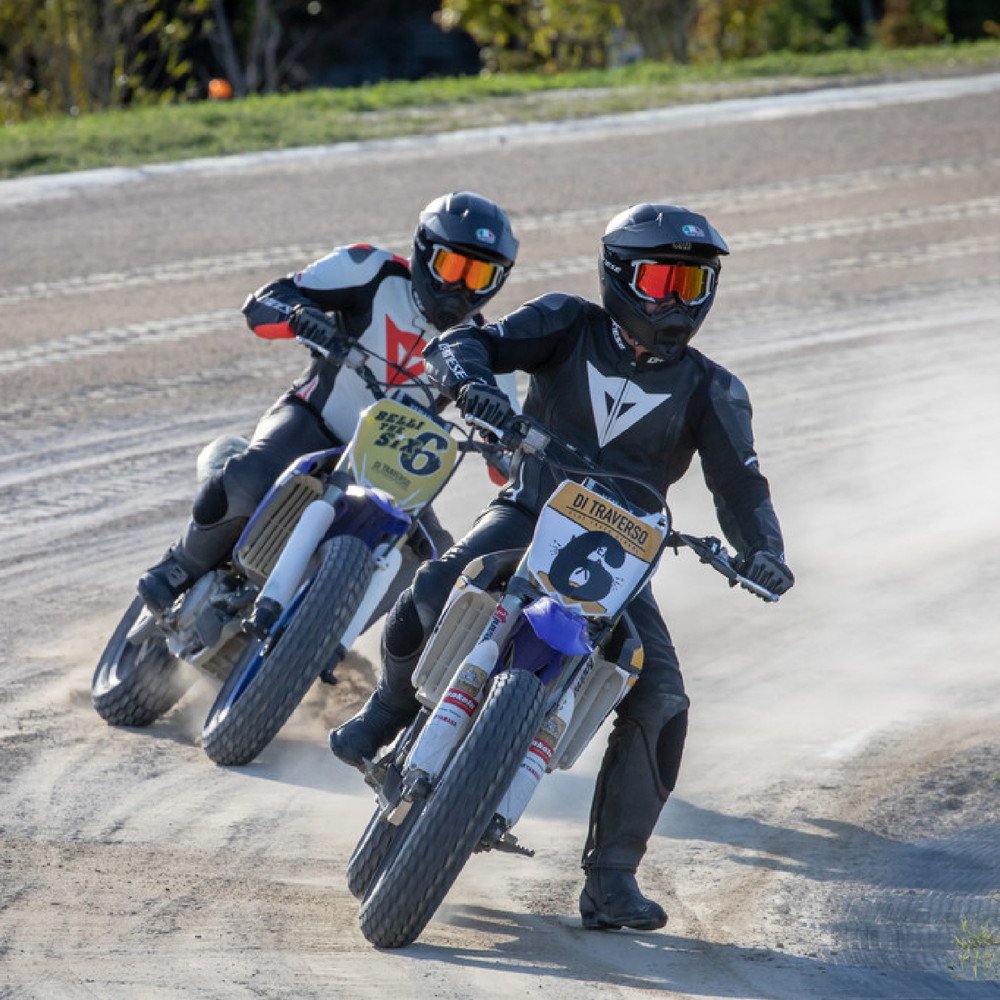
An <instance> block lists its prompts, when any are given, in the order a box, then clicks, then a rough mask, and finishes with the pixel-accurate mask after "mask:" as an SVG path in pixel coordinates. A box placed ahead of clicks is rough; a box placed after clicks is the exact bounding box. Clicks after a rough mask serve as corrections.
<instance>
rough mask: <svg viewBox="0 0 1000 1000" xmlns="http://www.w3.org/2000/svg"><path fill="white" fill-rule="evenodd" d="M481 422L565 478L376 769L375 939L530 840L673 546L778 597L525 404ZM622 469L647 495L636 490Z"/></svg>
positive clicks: (474, 594) (463, 625)
mask: <svg viewBox="0 0 1000 1000" xmlns="http://www.w3.org/2000/svg"><path fill="white" fill-rule="evenodd" d="M473 423H474V424H476V423H478V422H476V421H473ZM479 428H480V430H485V431H488V432H490V433H492V434H494V435H497V436H499V437H500V439H501V440H502V442H503V444H504V445H505V446H507V447H508V448H510V449H512V450H520V452H521V454H522V455H523V454H525V453H528V454H533V455H535V456H537V457H538V458H539V459H541V460H543V461H545V462H546V463H547V464H548V465H549V466H550V468H552V469H553V471H555V472H556V474H557V477H560V478H561V477H563V476H565V477H566V478H565V479H563V481H562V482H561V484H560V485H559V486H558V487H557V488H556V490H555V491H554V492H553V493H552V495H551V496H550V498H549V500H548V501H547V503H546V504H545V506H544V507H543V509H542V511H541V513H540V515H539V518H538V521H537V523H536V526H535V529H534V535H533V538H532V541H531V544H530V545H529V546H528V548H527V549H526V550H510V551H506V552H497V553H492V554H490V555H488V556H485V557H483V558H480V559H475V560H473V561H472V562H471V563H470V564H469V566H467V567H466V569H465V571H464V573H463V574H462V576H461V577H460V579H459V580H458V582H457V583H456V585H455V587H454V588H453V589H452V591H451V594H450V595H449V598H448V601H447V603H446V604H445V607H444V610H443V611H442V613H441V615H440V617H439V619H438V622H437V624H436V625H435V627H434V629H433V631H432V633H431V636H430V638H429V640H428V643H427V646H426V647H425V650H424V652H423V654H422V656H421V658H420V661H419V662H418V664H417V666H416V668H415V669H414V673H413V684H414V687H415V688H416V692H417V699H418V701H419V702H420V705H421V708H420V711H419V713H418V715H417V717H416V719H415V720H414V722H413V723H412V725H411V726H410V727H409V728H408V729H407V730H406V731H405V732H404V733H403V734H402V735H401V736H400V738H399V740H398V741H397V743H396V745H395V746H394V747H393V748H392V749H391V750H390V751H388V752H387V753H386V754H385V755H384V756H383V757H381V758H380V759H379V760H377V761H375V762H374V763H371V764H369V765H367V767H366V775H365V777H366V781H368V783H369V784H370V785H371V786H372V787H373V788H374V790H375V793H376V797H377V805H376V808H375V812H374V814H373V816H372V818H371V820H370V821H369V823H368V826H367V828H366V829H365V831H364V833H363V835H362V837H361V840H360V841H359V843H358V845H357V847H356V848H355V850H354V853H353V855H352V857H351V859H350V862H349V864H348V872H347V876H348V886H349V888H350V890H351V892H352V893H353V894H354V895H355V896H356V897H357V898H358V899H360V900H361V908H360V914H359V917H360V924H361V930H362V932H363V933H364V935H365V937H366V938H367V939H368V940H369V941H370V942H371V943H372V944H374V945H376V946H377V947H380V948H399V947H404V946H406V945H408V944H411V943H412V942H413V941H415V940H416V939H417V937H418V936H419V935H420V933H421V932H422V931H423V930H424V928H425V927H426V925H427V923H428V922H429V921H430V920H431V918H432V917H433V915H434V913H435V911H436V910H437V908H438V906H439V905H440V904H441V902H442V901H443V899H444V897H445V896H446V894H447V893H448V891H449V889H450V888H451V886H452V885H453V883H454V881H455V879H456V878H457V877H458V875H459V874H460V872H461V871H462V869H463V868H464V867H465V864H466V863H467V862H468V860H469V859H470V857H471V856H472V854H473V853H477V852H480V851H489V850H498V851H506V852H510V853H514V854H521V855H528V856H530V855H531V854H532V853H533V852H532V851H530V850H527V849H526V848H524V847H523V846H521V845H520V844H519V843H518V842H517V838H516V837H515V836H514V835H513V834H512V832H511V830H512V828H513V827H514V825H515V824H516V823H517V821H518V820H519V819H520V817H521V815H522V814H523V812H524V810H525V808H526V807H527V805H528V802H529V801H530V799H531V796H532V795H533V793H534V791H535V789H536V788H537V787H538V784H539V782H540V781H541V779H542V777H543V776H544V775H545V774H546V773H550V772H551V771H553V770H555V769H556V768H559V769H568V768H570V767H572V765H573V764H574V763H575V762H576V761H577V760H578V759H579V757H580V755H581V754H582V753H583V751H584V749H585V748H586V747H587V745H588V743H589V742H590V740H591V739H592V738H593V736H594V735H595V733H596V732H597V731H598V729H599V728H600V726H601V724H602V723H603V722H604V720H605V719H606V718H607V717H608V715H609V714H610V712H611V711H612V709H614V707H615V706H616V705H617V704H618V703H619V702H620V701H621V699H622V698H623V697H624V696H625V695H626V694H627V693H628V691H629V689H630V688H631V687H632V686H633V685H634V684H635V682H636V680H637V679H638V677H639V674H640V671H641V669H642V646H641V642H640V640H639V637H638V635H637V634H636V632H635V629H634V627H633V626H632V624H631V622H630V620H629V618H628V615H627V613H626V612H625V608H626V607H627V605H628V603H629V601H630V600H631V599H632V598H633V597H635V595H636V594H638V593H639V591H640V590H641V589H642V588H643V587H644V586H645V585H646V583H647V582H648V581H649V580H650V579H651V578H652V576H653V575H654V573H655V572H656V570H657V567H658V565H659V561H660V557H661V555H662V554H663V552H664V551H665V549H667V548H668V547H672V548H673V549H674V551H675V552H676V551H678V550H679V549H680V547H682V546H685V547H689V548H691V549H692V550H693V551H694V552H695V553H696V554H697V555H698V556H699V558H700V559H701V561H702V562H705V563H707V564H709V565H710V566H712V567H713V568H714V569H716V570H717V571H718V572H720V573H722V574H723V576H725V577H727V578H728V579H729V581H730V583H731V584H732V585H736V584H741V585H742V586H743V587H745V588H746V589H748V590H750V591H752V592H753V593H755V594H756V595H757V596H759V597H762V598H763V599H764V600H767V601H776V600H777V599H778V598H777V596H776V595H774V594H772V593H770V592H769V591H767V590H765V589H764V588H762V587H760V586H758V585H757V584H755V583H753V582H752V581H750V580H748V579H746V578H745V577H743V576H741V575H740V573H739V572H738V570H737V568H736V563H735V560H734V557H733V556H732V555H731V554H730V553H729V552H728V551H727V550H726V549H725V548H724V547H723V546H722V544H721V542H720V541H719V540H718V539H717V538H712V537H704V538H698V537H694V536H691V535H684V534H680V533H678V532H676V531H674V530H673V528H672V525H671V516H670V511H669V509H668V507H667V506H666V504H665V502H664V499H663V496H662V494H660V493H658V492H657V491H656V490H655V488H654V487H653V486H652V485H650V484H648V483H645V482H643V481H642V480H638V479H635V478H632V477H627V476H621V475H616V474H609V473H606V472H602V471H601V470H600V469H599V468H597V467H596V466H595V465H593V463H591V462H590V461H588V460H586V459H585V457H584V456H582V455H580V454H578V453H577V452H575V451H574V450H573V449H572V448H570V447H569V446H567V445H565V444H563V443H561V442H559V441H558V440H557V439H555V438H554V437H553V436H552V435H551V434H549V433H548V432H546V431H545V430H544V428H542V427H541V426H540V425H538V424H537V423H535V422H533V421H531V420H530V419H528V418H526V417H523V416H518V417H514V418H513V419H512V421H510V422H509V423H508V426H507V427H506V428H503V429H498V428H490V427H487V426H484V425H481V424H480V425H479ZM515 461H517V459H515ZM574 477H575V478H574ZM626 480H627V481H628V482H629V483H631V484H632V490H631V493H632V495H633V496H634V495H636V494H637V493H638V492H639V490H637V489H636V486H638V487H640V488H641V490H642V493H641V495H642V496H643V497H645V496H646V494H647V493H648V494H649V503H648V504H645V503H644V504H642V505H637V504H636V503H635V502H633V501H632V500H630V499H629V498H628V497H627V496H626V494H625V492H624V491H623V481H626Z"/></svg>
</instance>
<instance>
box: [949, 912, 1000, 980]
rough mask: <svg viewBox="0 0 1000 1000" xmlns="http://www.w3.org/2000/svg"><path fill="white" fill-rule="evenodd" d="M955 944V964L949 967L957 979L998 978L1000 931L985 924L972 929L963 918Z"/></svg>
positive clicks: (999, 973)
mask: <svg viewBox="0 0 1000 1000" xmlns="http://www.w3.org/2000/svg"><path fill="white" fill-rule="evenodd" d="M955 944H956V945H957V946H958V950H957V952H956V964H955V965H952V966H951V967H952V968H953V969H954V970H955V974H956V976H957V977H958V978H959V979H1000V931H995V930H993V929H992V928H991V927H987V926H982V927H979V928H977V929H972V928H971V927H969V924H968V921H966V920H963V921H962V933H961V934H956V935H955Z"/></svg>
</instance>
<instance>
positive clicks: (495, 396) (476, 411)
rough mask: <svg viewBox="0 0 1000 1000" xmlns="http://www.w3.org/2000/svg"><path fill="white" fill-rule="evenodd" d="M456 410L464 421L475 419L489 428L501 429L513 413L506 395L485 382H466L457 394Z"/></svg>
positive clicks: (501, 390)
mask: <svg viewBox="0 0 1000 1000" xmlns="http://www.w3.org/2000/svg"><path fill="white" fill-rule="evenodd" d="M457 403H458V408H459V410H461V412H462V416H463V417H465V418H466V419H469V418H473V417H474V418H475V419H476V420H481V421H482V422H483V423H484V424H489V425H490V426H491V427H498V428H500V427H503V425H504V422H505V421H506V420H508V419H509V418H510V416H511V415H512V414H513V412H514V407H513V406H512V405H511V402H510V400H509V399H508V398H507V393H505V392H504V391H503V389H501V388H500V387H499V386H496V385H487V384H486V383H485V382H468V383H466V384H465V385H463V386H462V388H461V389H460V390H459V392H458V400H457Z"/></svg>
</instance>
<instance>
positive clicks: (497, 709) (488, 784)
mask: <svg viewBox="0 0 1000 1000" xmlns="http://www.w3.org/2000/svg"><path fill="white" fill-rule="evenodd" d="M544 701H545V688H544V686H543V685H542V683H541V681H540V680H539V679H538V678H537V677H536V676H535V675H534V674H531V673H528V672H526V671H523V670H515V671H511V672H507V673H502V674H499V675H498V676H497V677H496V679H495V680H494V681H493V683H492V685H491V687H490V691H489V693H488V695H487V697H486V701H485V703H484V704H483V707H482V709H481V710H480V713H479V715H478V717H477V718H476V720H475V722H474V723H473V726H472V729H471V731H470V732H469V735H468V736H467V737H466V739H465V741H464V743H463V744H462V745H461V747H460V748H459V749H458V751H457V752H456V753H455V756H454V757H453V758H452V761H451V763H450V764H449V765H448V767H447V769H446V770H445V772H444V775H443V776H442V777H441V780H440V781H439V783H438V785H437V787H436V789H435V790H434V792H433V794H432V795H431V797H430V799H429V800H428V802H427V804H426V806H425V807H424V810H423V812H422V813H421V814H420V816H419V818H418V819H417V820H416V822H415V823H414V824H413V828H412V830H411V831H410V833H409V834H408V835H407V837H406V839H405V841H403V842H402V843H399V842H397V844H395V845H394V857H393V858H392V859H391V860H390V861H389V863H388V865H387V867H386V868H385V870H384V871H382V872H381V873H380V874H379V876H378V878H377V880H376V881H375V884H374V885H373V886H372V888H371V890H370V892H369V894H368V896H367V897H366V898H365V900H364V902H363V903H362V905H361V913H360V923H361V930H362V933H363V934H364V935H365V937H366V938H367V939H368V940H369V941H370V942H371V943H372V944H374V945H375V946H376V947H379V948H402V947H405V946H406V945H408V944H412V943H413V942H414V941H415V940H416V939H417V937H418V936H419V935H420V933H421V932H422V931H423V929H424V928H425V927H426V926H427V924H428V922H429V921H430V919H431V918H432V917H433V916H434V913H435V911H436V910H437V908H438V906H440V905H441V902H442V900H443V899H444V897H445V896H446V895H447V893H448V890H449V889H450V888H451V886H452V885H453V884H454V882H455V879H457V878H458V876H459V874H460V873H461V871H462V869H463V868H464V867H465V864H466V862H467V861H468V859H469V857H470V856H471V855H472V852H473V851H474V849H475V847H476V845H477V844H478V843H479V839H480V837H481V836H482V834H483V830H485V829H486V825H487V824H488V823H489V821H490V820H491V819H492V818H493V814H494V813H495V811H496V808H497V806H498V805H499V803H500V800H501V799H502V797H503V794H504V792H505V791H506V790H507V787H508V786H509V785H510V783H511V781H512V780H513V778H514V775H515V774H516V773H517V770H518V768H519V767H520V766H521V761H522V760H523V759H524V755H525V753H527V750H528V747H529V745H530V744H531V740H532V738H533V737H534V735H535V733H536V732H537V730H538V726H539V724H540V722H541V718H542V714H543V711H544Z"/></svg>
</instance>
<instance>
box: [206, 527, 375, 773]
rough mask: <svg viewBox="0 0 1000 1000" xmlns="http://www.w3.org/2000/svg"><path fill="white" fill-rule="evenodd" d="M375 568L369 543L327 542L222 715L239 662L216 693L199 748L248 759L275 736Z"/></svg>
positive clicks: (224, 758) (231, 761) (235, 760)
mask: <svg viewBox="0 0 1000 1000" xmlns="http://www.w3.org/2000/svg"><path fill="white" fill-rule="evenodd" d="M374 568H375V560H374V557H373V556H372V553H371V550H370V549H369V548H368V546H367V545H365V543H364V542H362V541H361V540H360V539H359V538H355V537H354V536H353V535H340V536H338V537H336V538H333V539H332V540H331V541H330V542H329V543H328V547H327V550H326V552H325V553H324V555H323V558H322V561H321V563H320V567H319V569H318V570H317V572H316V576H315V578H314V579H313V582H312V584H311V586H310V588H309V591H308V592H307V593H306V594H305V596H304V597H303V599H302V602H301V604H300V605H299V608H298V610H297V612H296V614H295V616H294V617H293V618H292V620H291V621H290V622H289V624H288V627H287V628H286V629H285V631H284V633H283V634H282V635H281V636H280V637H279V638H278V641H277V642H276V643H275V645H274V648H273V649H272V650H271V651H270V652H269V653H267V654H266V656H265V659H264V662H263V663H262V664H261V666H260V669H259V670H258V672H257V675H256V676H255V677H254V678H253V679H252V680H251V681H250V683H249V685H248V687H247V689H246V691H244V692H243V694H242V695H241V696H240V697H239V698H238V699H237V700H236V701H235V702H234V703H233V704H232V705H231V706H230V707H229V711H228V712H227V713H225V714H221V713H222V710H223V708H224V706H225V702H226V700H227V699H228V697H229V693H230V691H231V690H232V684H233V682H235V681H236V679H237V678H236V676H235V675H236V674H237V671H238V670H239V669H240V666H241V664H237V667H236V668H234V671H233V674H231V675H230V679H229V680H227V682H226V683H225V684H224V685H223V687H222V690H221V691H220V692H219V696H218V698H217V699H216V701H215V704H214V705H213V706H212V709H211V711H210V712H209V714H208V718H207V719H206V720H205V726H204V728H203V730H202V747H203V748H204V750H205V753H206V754H208V756H209V757H210V758H211V759H212V760H213V761H215V762H216V763H217V764H222V765H229V766H238V765H241V764H248V763H250V761H252V760H254V758H256V757H257V756H258V755H259V754H260V753H261V751H262V750H263V749H264V748H265V747H266V746H267V745H268V744H269V743H270V742H271V740H273V739H274V737H275V736H277V735H278V732H279V730H280V729H281V727H282V726H284V724H285V723H286V722H287V721H288V719H289V718H290V717H291V715H292V713H293V712H294V711H295V709H296V708H297V707H298V706H299V704H300V703H301V701H302V699H303V698H304V697H305V696H306V694H307V693H308V691H309V688H310V687H312V685H313V682H314V681H315V680H316V678H317V677H319V675H320V673H321V671H322V670H323V668H324V667H325V666H326V665H327V664H328V663H329V662H330V661H331V660H332V659H333V656H334V653H335V652H336V649H337V646H338V645H339V643H340V639H341V636H342V635H343V634H344V631H345V629H346V628H347V626H348V625H349V624H350V622H351V619H352V618H353V617H354V613H355V611H357V609H358V606H359V605H360V604H361V600H362V598H363V597H364V594H365V591H366V590H367V589H368V583H369V581H370V580H371V576H372V573H373V572H374ZM253 652H254V650H253V649H251V650H249V651H248V653H247V655H253Z"/></svg>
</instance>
